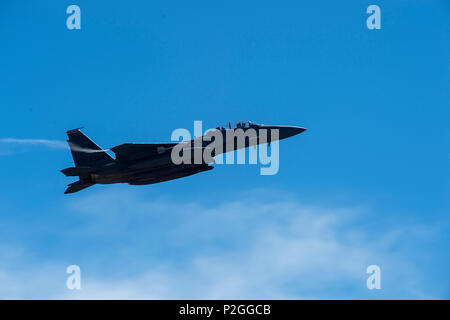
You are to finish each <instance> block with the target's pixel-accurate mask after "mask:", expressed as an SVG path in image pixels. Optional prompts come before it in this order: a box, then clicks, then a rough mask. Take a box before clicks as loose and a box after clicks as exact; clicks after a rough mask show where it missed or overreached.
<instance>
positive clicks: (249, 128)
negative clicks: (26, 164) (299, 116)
mask: <svg viewBox="0 0 450 320" xmlns="http://www.w3.org/2000/svg"><path fill="white" fill-rule="evenodd" d="M305 130H306V129H305V128H301V127H293V126H266V125H261V124H256V123H253V122H250V121H247V122H237V123H236V124H233V125H232V124H231V123H228V124H226V125H224V126H219V127H217V128H216V130H213V131H215V134H216V137H217V134H220V135H221V137H220V138H221V139H222V137H223V139H222V140H221V141H220V147H221V148H215V149H214V150H213V151H212V152H211V156H212V157H214V156H216V155H218V154H221V153H224V152H230V151H234V150H238V149H242V148H245V147H249V146H252V145H257V144H262V143H269V144H270V143H271V142H272V141H275V140H281V139H285V138H289V137H292V136H294V135H297V134H299V133H301V132H303V131H305ZM237 131H240V132H239V133H240V134H241V137H242V136H244V142H243V143H240V144H239V143H235V142H236V136H238V134H237ZM274 131H276V135H273V134H272V133H273V132H274ZM213 133H214V132H213ZM250 133H251V134H250ZM208 135H209V136H208ZM213 135H214V134H213ZM67 136H68V137H69V139H68V141H67V142H68V143H69V147H70V150H71V152H72V157H73V160H74V163H75V167H71V168H66V169H64V170H61V172H62V173H63V174H65V175H66V176H78V177H79V180H78V181H76V182H74V183H71V184H69V186H68V188H67V190H66V191H65V192H64V193H74V192H78V191H80V190H83V189H85V188H88V187H90V186H92V185H94V184H112V183H128V184H130V185H147V184H153V183H158V182H163V181H168V180H173V179H178V178H182V177H187V176H190V175H193V174H196V173H199V172H203V171H208V170H211V169H214V167H213V166H211V165H210V163H212V162H214V159H212V158H202V159H201V161H200V163H196V162H195V161H194V163H186V162H184V163H179V164H175V163H174V161H173V157H172V153H173V151H174V150H173V149H174V148H176V146H177V145H178V146H180V145H181V147H182V148H183V150H182V151H183V152H186V150H187V149H186V148H188V149H190V150H191V151H192V153H193V152H194V151H193V150H194V149H195V148H197V149H201V150H204V149H206V148H208V146H210V144H211V141H212V140H215V139H216V138H215V139H211V131H210V132H207V133H206V134H205V135H204V136H202V137H198V138H194V139H193V140H190V141H184V142H181V143H180V142H178V143H177V142H173V143H124V144H121V145H118V146H116V147H114V148H112V149H111V151H113V152H114V153H115V159H114V158H113V157H111V156H110V155H109V154H108V153H107V152H106V151H105V150H103V149H102V148H100V147H99V146H98V145H97V144H95V143H94V142H93V141H92V140H91V139H89V138H88V137H87V136H86V135H84V134H83V133H82V132H81V131H80V129H74V130H70V131H67ZM230 137H231V138H230ZM230 139H232V140H233V141H232V143H230ZM222 144H223V148H222ZM192 145H194V146H197V147H194V148H192V147H189V146H192ZM198 146H200V147H198ZM230 146H231V147H230Z"/></svg>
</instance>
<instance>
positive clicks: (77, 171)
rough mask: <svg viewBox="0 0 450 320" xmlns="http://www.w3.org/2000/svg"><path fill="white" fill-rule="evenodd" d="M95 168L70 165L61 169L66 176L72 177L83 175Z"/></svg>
mask: <svg viewBox="0 0 450 320" xmlns="http://www.w3.org/2000/svg"><path fill="white" fill-rule="evenodd" d="M95 171H96V169H95V168H91V167H71V168H66V169H63V170H61V172H62V173H64V174H65V175H66V176H70V177H74V176H84V175H88V174H91V173H93V172H95Z"/></svg>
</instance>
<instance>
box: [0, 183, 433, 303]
mask: <svg viewBox="0 0 450 320" xmlns="http://www.w3.org/2000/svg"><path fill="white" fill-rule="evenodd" d="M112 190H114V189H112ZM139 194H140V193H139ZM258 199H259V197H258V196H254V197H253V198H247V199H246V200H245V201H243V200H235V201H231V202H226V201H224V202H223V203H219V204H216V205H214V206H208V205H206V204H201V203H197V202H194V201H193V202H187V203H186V202H185V201H183V200H181V199H179V200H177V199H158V200H146V199H145V198H144V197H142V196H136V195H135V194H132V193H130V192H125V193H121V194H120V196H118V195H117V194H116V193H115V192H114V191H113V193H111V192H110V191H106V192H99V193H92V194H90V195H87V196H84V197H82V198H80V199H77V200H76V201H74V202H73V203H72V205H71V212H70V213H69V214H78V215H80V214H81V216H80V217H82V218H83V219H84V220H85V221H87V223H86V225H84V226H83V227H82V228H81V229H77V230H72V231H71V232H72V233H74V234H80V235H82V236H83V237H86V238H87V239H88V241H89V242H92V244H93V245H94V244H95V242H96V241H99V240H102V241H106V242H107V243H108V246H109V247H114V248H115V251H113V254H104V252H102V251H98V250H99V249H98V248H97V247H96V248H94V249H92V250H93V252H92V253H91V255H89V254H88V255H87V257H92V259H88V258H86V257H84V258H82V259H81V261H80V262H79V263H77V262H76V261H75V262H74V263H77V264H79V265H80V267H81V270H82V290H80V291H70V290H68V289H65V288H63V287H61V285H60V284H59V283H58V284H57V283H55V281H54V279H55V274H54V272H55V267H54V266H55V264H50V266H47V267H43V268H39V272H35V273H33V271H32V270H34V268H31V270H29V272H27V277H28V278H30V277H31V278H34V277H37V278H40V279H41V280H42V279H47V280H49V282H48V284H43V282H42V281H43V280H42V281H40V282H38V283H33V282H31V283H30V282H26V285H17V283H22V284H23V283H25V282H24V280H21V279H19V277H18V272H16V271H14V270H13V269H12V266H11V265H10V266H9V268H7V269H6V270H5V269H3V270H1V269H0V279H7V281H6V283H8V286H11V287H12V288H14V290H13V291H11V292H14V294H12V295H10V294H9V293H10V292H9V291H8V290H7V289H6V290H0V293H1V295H2V297H5V298H9V297H17V296H21V295H22V296H23V297H36V298H39V297H43V298H75V299H77V298H85V299H91V298H92V299H108V298H110V299H120V298H124V299H145V298H148V299H180V298H186V299H187V298H190V299H202V298H205V299H227V298H234V299H236V298H238V299H281V298H293V299H298V298H428V297H431V295H429V294H427V293H425V292H423V290H422V288H421V285H422V278H421V274H420V273H419V272H418V270H415V268H414V267H413V266H412V265H411V263H410V261H408V257H407V256H406V257H405V254H404V253H403V252H401V250H400V251H399V250H398V249H397V250H392V249H391V248H392V246H393V245H396V244H398V242H399V239H401V237H402V236H403V235H404V234H405V232H408V237H409V238H411V237H420V234H419V235H415V234H414V232H412V231H411V230H405V229H404V226H402V228H395V227H394V228H392V227H389V228H385V229H386V230H385V231H383V232H377V233H376V234H371V230H367V229H366V228H365V227H363V225H364V224H363V223H362V217H364V218H367V217H368V216H369V215H371V214H372V213H370V211H369V212H368V209H367V208H335V209H331V208H328V209H323V208H321V207H318V206H308V205H304V204H302V203H300V202H298V201H297V200H296V199H292V198H291V199H288V198H285V199H283V200H280V201H278V202H265V201H264V200H263V201H261V200H258ZM66 234H67V233H66ZM102 248H103V247H102ZM103 249H107V247H106V246H105V247H104V248H103ZM84 250H85V251H89V250H90V248H85V249H84ZM103 254H104V255H103ZM112 257H113V259H114V261H111V260H110V259H112ZM83 259H84V260H83ZM87 260H91V261H87ZM370 264H378V265H380V266H381V270H382V288H383V289H382V290H381V291H380V292H373V291H369V290H368V289H367V288H366V287H365V283H366V278H367V276H368V275H366V273H365V271H366V268H367V266H368V265H370ZM58 265H59V266H60V267H59V269H58V270H59V277H60V278H59V280H60V282H61V281H65V275H64V270H65V267H66V266H63V265H62V264H61V263H58ZM130 270H131V271H130ZM52 279H53V280H52ZM63 285H65V282H64V283H63ZM28 286H34V287H31V288H29V287H28ZM36 286H39V287H36ZM30 291H31V293H30Z"/></svg>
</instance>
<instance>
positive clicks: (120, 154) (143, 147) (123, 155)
mask: <svg viewBox="0 0 450 320" xmlns="http://www.w3.org/2000/svg"><path fill="white" fill-rule="evenodd" d="M176 145H177V143H124V144H121V145H118V146H116V147H114V148H112V149H111V151H113V152H114V153H115V154H116V161H117V162H132V161H136V160H139V159H144V158H152V157H155V156H157V155H160V154H163V153H165V152H167V151H170V150H171V149H172V148H173V147H174V146H176Z"/></svg>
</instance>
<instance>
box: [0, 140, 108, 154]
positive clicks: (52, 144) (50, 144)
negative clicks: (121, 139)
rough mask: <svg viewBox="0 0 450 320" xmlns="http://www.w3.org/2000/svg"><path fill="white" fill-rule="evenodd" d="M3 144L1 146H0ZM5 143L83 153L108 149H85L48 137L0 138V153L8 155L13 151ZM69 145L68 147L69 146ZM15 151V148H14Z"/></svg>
mask: <svg viewBox="0 0 450 320" xmlns="http://www.w3.org/2000/svg"><path fill="white" fill-rule="evenodd" d="M2 145H3V148H2ZM5 145H9V146H13V147H14V146H15V147H20V146H21V147H33V146H38V147H45V148H50V149H59V150H70V149H72V150H74V151H78V152H85V153H96V152H103V151H105V152H106V151H109V150H92V149H86V148H82V147H80V146H78V145H76V144H75V143H73V142H69V143H68V142H67V141H60V140H48V139H16V138H0V152H1V153H0V155H2V154H3V155H8V154H12V153H14V152H13V151H12V150H11V148H9V149H5V148H4V147H5ZM69 145H70V147H69ZM2 149H3V151H2ZM15 151H17V150H15Z"/></svg>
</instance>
